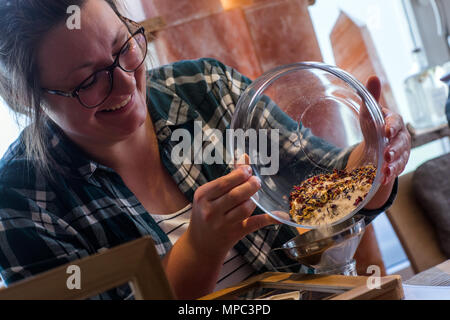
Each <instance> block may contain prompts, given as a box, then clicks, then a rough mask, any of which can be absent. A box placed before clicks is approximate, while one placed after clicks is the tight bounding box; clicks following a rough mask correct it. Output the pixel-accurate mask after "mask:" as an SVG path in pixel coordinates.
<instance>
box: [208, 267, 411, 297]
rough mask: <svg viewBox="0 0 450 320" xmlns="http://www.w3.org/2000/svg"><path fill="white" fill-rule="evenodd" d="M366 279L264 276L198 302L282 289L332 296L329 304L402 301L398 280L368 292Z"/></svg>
mask: <svg viewBox="0 0 450 320" xmlns="http://www.w3.org/2000/svg"><path fill="white" fill-rule="evenodd" d="M368 279H369V277H362V276H356V277H353V276H342V275H305V274H293V273H280V272H267V273H264V274H261V275H258V276H256V277H253V278H251V279H249V280H247V281H244V282H242V283H241V284H239V285H236V286H233V287H230V288H226V289H223V290H220V291H217V292H214V293H211V294H209V295H207V296H204V297H202V298H201V300H222V299H233V298H234V299H235V298H236V296H239V295H242V294H245V293H246V292H249V291H251V290H253V289H257V288H266V289H267V288H268V289H284V290H293V291H295V290H297V291H317V292H328V293H334V295H332V296H331V297H330V298H327V299H329V300H400V299H403V298H404V293H403V287H402V282H401V277H400V276H397V275H394V276H387V277H381V278H380V288H379V289H369V288H368V286H367V281H368Z"/></svg>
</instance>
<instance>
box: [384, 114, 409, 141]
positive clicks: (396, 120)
mask: <svg viewBox="0 0 450 320" xmlns="http://www.w3.org/2000/svg"><path fill="white" fill-rule="evenodd" d="M382 111H383V114H384V117H385V118H384V121H385V123H386V125H385V131H386V137H388V139H393V138H395V136H396V135H397V134H398V133H399V132H400V131H402V130H403V129H404V128H405V124H404V123H403V119H402V117H401V116H400V115H398V114H396V113H393V112H391V111H390V110H389V109H386V108H383V109H382Z"/></svg>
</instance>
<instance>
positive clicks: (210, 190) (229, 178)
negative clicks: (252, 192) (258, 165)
mask: <svg viewBox="0 0 450 320" xmlns="http://www.w3.org/2000/svg"><path fill="white" fill-rule="evenodd" d="M251 176H252V168H251V167H250V166H247V165H244V166H242V167H240V168H238V169H235V170H233V171H232V172H230V173H229V174H227V175H225V176H223V177H220V178H218V179H216V180H213V181H211V182H208V183H207V184H204V185H203V186H201V187H200V188H199V189H198V190H197V192H196V195H195V196H196V198H197V200H201V199H205V200H207V201H213V200H215V199H217V198H220V197H222V196H223V195H224V194H226V193H227V192H229V191H230V190H231V189H233V188H234V187H236V186H238V185H240V184H242V183H244V182H245V181H247V180H248V179H249V178H250V177H251Z"/></svg>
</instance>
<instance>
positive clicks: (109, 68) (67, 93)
mask: <svg viewBox="0 0 450 320" xmlns="http://www.w3.org/2000/svg"><path fill="white" fill-rule="evenodd" d="M121 18H122V19H123V20H124V21H125V22H126V23H130V24H132V25H133V26H135V27H138V28H139V29H138V30H136V31H135V32H134V33H133V34H132V35H131V36H130V37H129V38H128V40H127V41H125V43H124V44H123V45H122V47H120V50H119V51H118V52H119V53H118V54H117V56H116V58H115V59H114V62H113V63H112V64H110V65H109V66H107V67H105V68H102V69H100V70H97V71H95V72H93V73H92V74H90V75H89V76H88V77H86V78H85V79H84V80H83V81H82V82H81V83H80V84H79V85H78V86H76V87H75V89H73V90H72V91H62V90H52V89H47V88H42V90H43V91H44V92H46V93H49V94H53V95H59V96H63V97H67V98H77V100H78V101H79V102H80V104H81V105H82V106H83V107H85V108H87V109H93V108H96V107H98V106H99V105H101V104H102V103H103V102H105V101H106V99H108V97H109V95H110V94H111V91H112V88H113V85H114V69H115V68H116V67H119V68H120V69H122V70H123V71H125V72H129V73H131V72H135V71H136V70H137V69H139V68H140V67H141V66H142V64H143V63H144V61H145V57H146V56H147V50H148V48H147V46H148V41H147V37H146V35H145V29H144V27H142V26H141V25H139V24H138V23H136V22H134V21H132V20H130V19H127V18H125V17H121ZM128 29H129V28H128ZM139 33H141V34H142V35H143V36H144V39H145V52H144V55H143V57H144V58H143V59H142V61H141V63H140V64H139V65H138V66H137V67H136V68H134V70H126V69H124V68H123V67H122V66H121V65H120V62H119V59H120V56H121V54H122V52H123V49H124V48H125V46H126V45H127V44H128V43H129V42H130V41H131V40H132V39H133V38H134V37H135V36H136V35H137V34H139ZM103 71H107V72H108V74H109V91H108V94H107V95H106V96H105V98H104V99H103V100H102V101H101V102H100V103H98V104H96V105H95V106H88V105H86V104H85V103H83V101H82V100H81V98H80V95H79V92H80V90H81V89H82V87H83V85H85V82H86V81H87V80H88V79H89V78H91V77H93V76H94V75H96V74H98V73H100V72H103Z"/></svg>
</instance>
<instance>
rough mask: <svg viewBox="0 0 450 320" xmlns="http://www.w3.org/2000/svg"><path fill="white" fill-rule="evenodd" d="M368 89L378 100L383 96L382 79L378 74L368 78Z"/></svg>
mask: <svg viewBox="0 0 450 320" xmlns="http://www.w3.org/2000/svg"><path fill="white" fill-rule="evenodd" d="M366 88H367V90H368V91H369V92H370V93H371V94H372V96H373V97H374V98H375V100H376V101H377V102H378V101H379V100H380V97H381V81H380V79H379V78H378V77H377V76H372V77H370V78H369V80H367V84H366Z"/></svg>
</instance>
